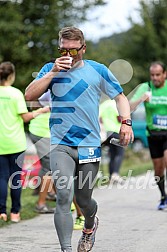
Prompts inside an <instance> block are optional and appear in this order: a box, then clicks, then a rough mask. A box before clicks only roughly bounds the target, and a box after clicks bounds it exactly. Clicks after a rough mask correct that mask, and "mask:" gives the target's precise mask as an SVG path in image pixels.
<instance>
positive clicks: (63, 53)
mask: <svg viewBox="0 0 167 252" xmlns="http://www.w3.org/2000/svg"><path fill="white" fill-rule="evenodd" d="M59 53H60V54H61V55H62V56H64V55H67V50H66V49H59Z"/></svg>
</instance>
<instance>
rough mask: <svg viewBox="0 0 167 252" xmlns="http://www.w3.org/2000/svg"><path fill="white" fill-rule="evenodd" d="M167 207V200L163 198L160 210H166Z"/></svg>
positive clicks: (159, 206)
mask: <svg viewBox="0 0 167 252" xmlns="http://www.w3.org/2000/svg"><path fill="white" fill-rule="evenodd" d="M166 207H167V199H166V198H161V201H160V203H159V205H158V210H164V209H165V208H166Z"/></svg>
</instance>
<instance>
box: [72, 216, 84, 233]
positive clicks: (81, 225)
mask: <svg viewBox="0 0 167 252" xmlns="http://www.w3.org/2000/svg"><path fill="white" fill-rule="evenodd" d="M84 223H85V218H84V216H78V217H77V218H76V219H75V223H74V227H73V229H74V230H80V229H83V228H84Z"/></svg>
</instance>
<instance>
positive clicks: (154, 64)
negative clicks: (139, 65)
mask: <svg viewBox="0 0 167 252" xmlns="http://www.w3.org/2000/svg"><path fill="white" fill-rule="evenodd" d="M157 65H159V66H161V67H162V70H163V73H164V72H166V65H165V64H164V63H163V62H162V61H153V62H152V63H151V65H150V67H152V66H157Z"/></svg>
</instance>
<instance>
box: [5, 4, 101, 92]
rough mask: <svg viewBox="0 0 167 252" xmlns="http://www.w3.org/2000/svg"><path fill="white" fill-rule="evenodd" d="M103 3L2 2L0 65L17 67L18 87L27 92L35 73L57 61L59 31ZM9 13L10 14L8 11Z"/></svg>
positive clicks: (84, 17) (75, 22)
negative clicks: (4, 62)
mask: <svg viewBox="0 0 167 252" xmlns="http://www.w3.org/2000/svg"><path fill="white" fill-rule="evenodd" d="M104 3H105V1H104V0H84V1H83V0H78V1H74V0H63V1H60V0H48V1H44V0H22V1H20V0H12V1H9V0H6V1H5V0H4V1H3V0H1V1H0V34H2V35H3V36H0V48H1V50H0V61H6V60H10V61H12V62H13V63H14V64H15V65H16V72H17V75H16V77H17V79H16V82H15V83H16V86H17V87H19V88H20V89H22V90H24V89H25V87H26V86H27V84H28V83H29V82H30V81H31V80H32V79H33V76H32V75H33V72H37V71H38V70H39V69H40V67H41V66H42V65H43V64H44V63H45V62H47V61H49V60H50V58H53V57H57V56H58V52H57V46H58V40H57V39H58V31H59V30H60V28H61V27H63V26H71V25H75V24H77V23H79V22H81V21H82V20H85V19H86V12H87V11H88V10H89V8H91V7H92V6H97V5H103V4H104ZM6 10H7V11H6Z"/></svg>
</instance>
